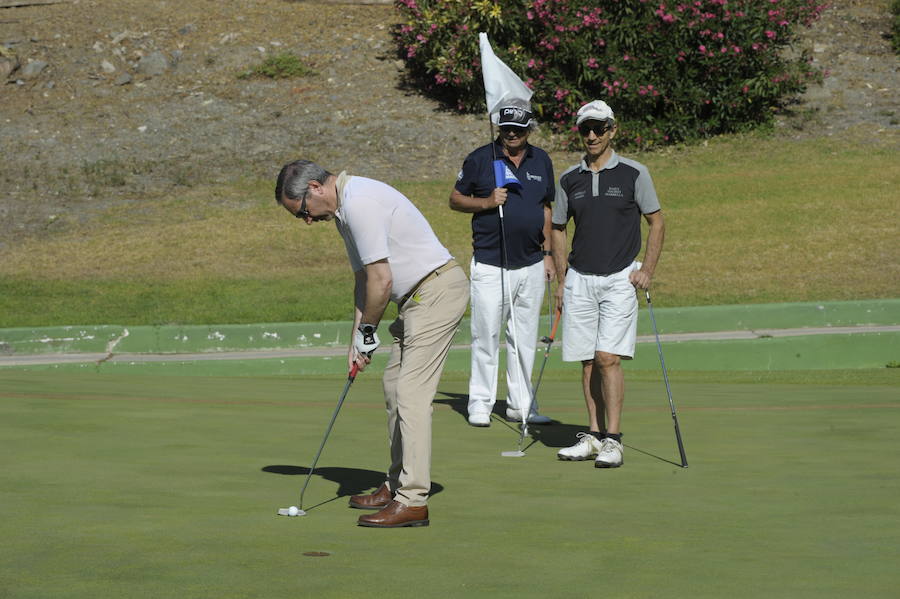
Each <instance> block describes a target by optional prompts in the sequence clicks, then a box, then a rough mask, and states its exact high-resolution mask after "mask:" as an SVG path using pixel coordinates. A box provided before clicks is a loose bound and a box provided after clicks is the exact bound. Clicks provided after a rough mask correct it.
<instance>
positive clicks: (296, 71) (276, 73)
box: [238, 52, 314, 79]
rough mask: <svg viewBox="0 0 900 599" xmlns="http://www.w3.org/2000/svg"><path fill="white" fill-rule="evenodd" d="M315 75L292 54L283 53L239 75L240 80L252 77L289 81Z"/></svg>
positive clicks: (270, 57)
mask: <svg viewBox="0 0 900 599" xmlns="http://www.w3.org/2000/svg"><path fill="white" fill-rule="evenodd" d="M312 74H314V71H313V70H312V69H310V68H309V67H307V66H306V65H304V64H303V62H302V61H301V60H300V59H299V58H298V57H297V56H295V55H293V54H291V53H290V52H282V53H281V54H275V55H274V56H269V57H268V58H266V59H265V60H264V61H263V62H262V64H259V65H257V66H255V67H253V68H252V69H250V70H249V71H245V72H243V73H241V74H240V75H238V77H239V78H240V79H248V78H250V77H268V78H269V79H288V78H291V77H306V76H307V75H312Z"/></svg>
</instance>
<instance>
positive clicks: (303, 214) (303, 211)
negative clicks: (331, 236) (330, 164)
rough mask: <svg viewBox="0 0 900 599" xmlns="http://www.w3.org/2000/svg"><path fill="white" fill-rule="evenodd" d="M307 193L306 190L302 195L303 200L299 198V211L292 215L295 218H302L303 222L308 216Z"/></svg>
mask: <svg viewBox="0 0 900 599" xmlns="http://www.w3.org/2000/svg"><path fill="white" fill-rule="evenodd" d="M308 193H309V190H308V189H307V190H306V192H305V193H304V194H303V198H301V200H300V209H299V210H297V212H295V213H294V216H295V217H297V218H302V219H303V220H306V219H307V218H309V216H310V214H309V211H307V209H306V195H307V194H308Z"/></svg>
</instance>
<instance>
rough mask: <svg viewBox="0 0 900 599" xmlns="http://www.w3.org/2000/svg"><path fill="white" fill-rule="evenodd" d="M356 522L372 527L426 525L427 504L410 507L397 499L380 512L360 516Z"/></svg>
mask: <svg viewBox="0 0 900 599" xmlns="http://www.w3.org/2000/svg"><path fill="white" fill-rule="evenodd" d="M358 524H359V525H360V526H372V527H374V528H400V527H401V526H428V506H427V505H423V506H420V507H410V506H406V505H403V504H402V503H400V502H399V501H392V502H390V503H389V504H388V505H387V507H386V508H384V509H383V510H381V511H380V512H376V513H374V514H367V515H365V516H360V517H359V522H358Z"/></svg>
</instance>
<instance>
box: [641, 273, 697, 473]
mask: <svg viewBox="0 0 900 599" xmlns="http://www.w3.org/2000/svg"><path fill="white" fill-rule="evenodd" d="M644 293H646V295H647V309H648V311H649V312H650V322H651V323H652V324H653V334H654V336H656V350H657V351H658V352H659V363H660V365H661V366H662V373H663V380H664V381H665V383H666V394H667V395H668V396H669V408H671V410H672V422H674V423H675V439H676V440H677V441H678V453H680V454H681V467H682V468H687V467H688V463H687V456H686V455H685V454H684V443H682V442H681V427H679V426H678V414H676V413H675V402H674V401H673V400H672V389H671V388H670V387H669V375H668V373H667V372H666V360H665V358H663V351H662V344H661V343H660V342H659V331H658V330H657V328H656V318H655V317H654V316H653V302H652V301H651V300H650V290H649V289H645V290H644Z"/></svg>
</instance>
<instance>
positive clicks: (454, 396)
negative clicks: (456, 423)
mask: <svg viewBox="0 0 900 599" xmlns="http://www.w3.org/2000/svg"><path fill="white" fill-rule="evenodd" d="M438 395H443V396H444V397H447V398H448V399H435V400H434V403H439V404H443V405H445V406H450V407H451V408H452V409H453V411H454V412H456V413H457V414H459V415H460V416H462V417H463V420H465V421H466V424H468V422H469V394H468V393H451V392H449V391H438ZM491 414H493V415H494V416H496V417H497V419H499V420H500V421H501V422H505V421H506V400H505V399H498V400H497V401H496V402H494V409H493V410H491Z"/></svg>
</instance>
